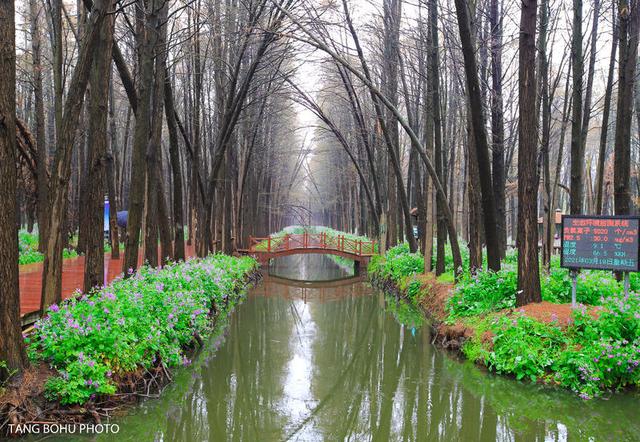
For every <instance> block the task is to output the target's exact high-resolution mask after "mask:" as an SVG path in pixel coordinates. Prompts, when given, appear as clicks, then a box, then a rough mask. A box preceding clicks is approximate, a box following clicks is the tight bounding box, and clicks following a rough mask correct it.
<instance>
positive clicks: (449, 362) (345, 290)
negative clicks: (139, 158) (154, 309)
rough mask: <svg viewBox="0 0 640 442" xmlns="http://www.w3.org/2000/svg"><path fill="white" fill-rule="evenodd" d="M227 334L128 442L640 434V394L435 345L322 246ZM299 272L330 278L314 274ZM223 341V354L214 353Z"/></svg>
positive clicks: (273, 282) (238, 316)
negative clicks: (500, 364) (568, 387)
mask: <svg viewBox="0 0 640 442" xmlns="http://www.w3.org/2000/svg"><path fill="white" fill-rule="evenodd" d="M269 273H270V274H271V277H269V276H266V277H265V279H264V281H263V282H262V283H261V284H260V285H259V286H257V287H256V288H254V289H253V290H252V291H251V292H250V293H249V295H248V299H247V300H246V301H245V302H244V303H243V304H242V305H241V306H240V307H238V309H237V310H236V312H235V313H234V314H233V315H232V317H231V318H230V324H229V329H228V332H227V334H226V337H222V338H220V337H219V338H214V339H212V340H211V342H210V343H209V347H210V348H209V349H205V350H204V351H203V353H202V354H200V355H199V356H198V357H197V358H194V359H195V361H194V366H193V367H190V368H187V369H184V370H180V372H179V373H178V375H177V378H176V382H175V383H174V384H173V385H171V386H170V387H169V388H168V389H167V390H166V391H165V394H164V395H163V397H162V398H161V399H159V400H150V401H147V402H145V403H143V404H141V405H140V406H139V407H137V408H136V410H135V411H134V412H133V413H132V414H130V415H129V416H127V417H125V418H121V419H118V420H117V421H116V422H117V423H118V424H119V425H120V428H121V430H120V433H119V434H118V435H117V437H115V436H110V437H104V438H103V439H102V440H119V441H120V440H123V441H189V442H190V441H227V440H228V441H281V440H302V441H315V440H326V441H342V440H356V441H360V440H376V441H388V440H425V441H439V440H441V441H457V440H460V441H476V440H482V441H493V440H500V441H512V440H513V441H543V440H552V441H556V440H560V441H563V440H572V441H573V440H576V441H577V440H639V439H640V416H639V413H638V412H639V405H640V396H639V395H638V394H622V395H615V396H613V397H612V398H610V400H593V401H587V402H584V401H582V400H580V399H578V398H576V397H575V396H574V395H572V394H571V393H567V392H565V391H559V390H556V389H551V388H546V387H541V386H536V385H530V384H523V383H519V382H516V381H514V380H510V379H505V378H502V377H497V376H493V375H490V374H486V373H484V372H483V371H481V370H480V369H478V368H476V367H474V366H473V365H472V364H469V363H467V362H459V361H457V360H455V359H453V358H452V357H451V356H450V355H449V354H447V353H446V352H443V351H441V350H438V349H436V348H434V347H433V346H432V345H431V336H430V331H429V327H428V326H426V325H424V326H422V327H416V326H413V325H403V324H401V323H399V322H398V320H397V318H402V320H403V321H405V323H410V324H419V322H420V321H419V319H418V318H417V317H415V312H412V311H411V310H410V309H408V308H406V307H403V306H398V305H393V301H391V304H392V305H390V306H387V307H386V308H385V298H384V297H383V296H382V295H381V294H380V293H377V292H374V291H373V290H372V289H371V288H370V287H369V286H368V285H367V284H366V283H365V282H363V281H362V280H358V279H357V278H351V279H350V280H346V281H335V280H336V279H338V278H349V277H350V276H351V275H350V274H349V272H347V271H345V270H344V269H341V268H339V267H337V266H336V265H335V264H334V263H333V262H332V261H330V260H329V259H328V258H326V257H323V256H315V255H303V256H291V257H287V258H284V259H282V260H280V261H278V262H277V263H275V264H274V265H272V267H271V268H270V269H269ZM292 279H306V280H316V281H317V280H324V281H329V282H325V283H322V284H320V283H311V284H303V283H300V282H295V281H291V280H292ZM215 348H218V350H217V351H214V349H215Z"/></svg>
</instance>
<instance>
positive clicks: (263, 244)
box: [249, 232, 375, 256]
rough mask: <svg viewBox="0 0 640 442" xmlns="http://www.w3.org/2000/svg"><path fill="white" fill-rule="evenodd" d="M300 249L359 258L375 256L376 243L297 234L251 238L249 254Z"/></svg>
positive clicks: (325, 235) (317, 234)
mask: <svg viewBox="0 0 640 442" xmlns="http://www.w3.org/2000/svg"><path fill="white" fill-rule="evenodd" d="M298 249H326V250H334V251H338V252H343V253H348V254H351V255H357V256H371V255H374V254H375V241H362V240H354V239H349V238H346V237H345V236H344V235H337V236H335V235H327V233H326V232H322V233H296V234H286V235H282V236H269V237H267V238H254V237H249V253H278V252H286V251H289V250H298Z"/></svg>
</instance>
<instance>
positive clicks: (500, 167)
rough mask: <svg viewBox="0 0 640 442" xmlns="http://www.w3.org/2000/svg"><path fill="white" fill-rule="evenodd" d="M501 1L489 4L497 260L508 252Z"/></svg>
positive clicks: (493, 0)
mask: <svg viewBox="0 0 640 442" xmlns="http://www.w3.org/2000/svg"><path fill="white" fill-rule="evenodd" d="M500 3H501V2H500V0H491V6H490V9H489V23H490V25H491V87H492V91H491V160H492V161H491V162H492V167H491V173H492V178H493V194H494V197H495V200H496V217H497V224H496V228H497V231H498V232H497V235H498V240H499V241H500V256H501V257H504V254H505V252H506V250H507V217H506V194H505V182H506V173H507V171H506V170H505V164H504V111H503V103H502V16H501V15H500V13H501V11H500Z"/></svg>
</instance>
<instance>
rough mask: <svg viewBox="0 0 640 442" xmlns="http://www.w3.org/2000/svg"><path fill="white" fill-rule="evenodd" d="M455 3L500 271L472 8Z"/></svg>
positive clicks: (490, 237)
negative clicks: (471, 20) (470, 10)
mask: <svg viewBox="0 0 640 442" xmlns="http://www.w3.org/2000/svg"><path fill="white" fill-rule="evenodd" d="M455 4H456V15H457V17H458V27H459V29H460V41H461V43H462V54H463V56H464V69H465V77H466V80H467V93H468V94H469V104H470V108H471V119H472V122H473V135H474V141H475V143H474V144H475V151H476V156H477V161H478V171H479V173H480V187H481V191H482V213H483V218H484V234H485V239H486V244H487V263H488V266H489V268H490V269H491V270H494V271H498V270H500V245H499V242H498V236H497V228H496V218H497V217H496V207H495V200H494V197H493V183H492V178H491V165H490V161H489V146H488V144H487V133H486V130H485V126H484V116H483V115H482V98H481V96H480V83H479V80H478V68H477V63H476V58H475V51H474V47H473V42H472V37H471V25H470V22H469V11H468V10H467V3H466V2H465V1H464V0H455ZM534 62H535V60H534ZM534 68H535V65H534ZM534 90H535V89H534ZM534 97H535V95H534ZM534 104H535V100H534ZM534 108H535V106H534Z"/></svg>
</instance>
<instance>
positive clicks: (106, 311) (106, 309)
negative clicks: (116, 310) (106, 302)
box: [102, 307, 111, 315]
mask: <svg viewBox="0 0 640 442" xmlns="http://www.w3.org/2000/svg"><path fill="white" fill-rule="evenodd" d="M102 311H103V312H104V314H105V315H108V314H109V313H111V312H110V311H109V309H108V308H106V307H105V308H104V310H102Z"/></svg>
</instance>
